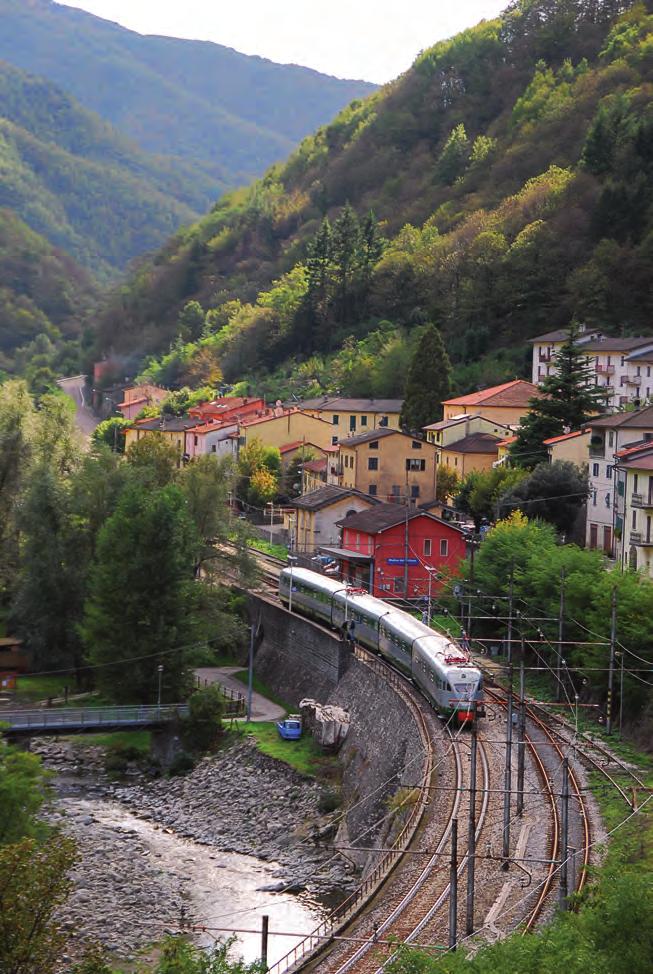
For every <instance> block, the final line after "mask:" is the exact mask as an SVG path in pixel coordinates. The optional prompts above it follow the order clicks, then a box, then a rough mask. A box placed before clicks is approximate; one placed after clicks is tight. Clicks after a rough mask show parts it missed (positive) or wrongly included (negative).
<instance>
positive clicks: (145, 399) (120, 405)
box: [118, 396, 150, 409]
mask: <svg viewBox="0 0 653 974" xmlns="http://www.w3.org/2000/svg"><path fill="white" fill-rule="evenodd" d="M149 401H150V400H149V397H148V396H141V397H140V398H139V399H125V401H124V402H119V403H118V409H124V407H125V406H138V404H139V403H141V402H149Z"/></svg>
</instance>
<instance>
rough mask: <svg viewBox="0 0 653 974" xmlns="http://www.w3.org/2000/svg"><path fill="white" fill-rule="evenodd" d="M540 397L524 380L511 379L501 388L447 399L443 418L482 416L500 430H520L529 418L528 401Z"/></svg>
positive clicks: (536, 390) (530, 383) (494, 387)
mask: <svg viewBox="0 0 653 974" xmlns="http://www.w3.org/2000/svg"><path fill="white" fill-rule="evenodd" d="M541 394H542V393H541V392H540V390H539V389H538V387H537V386H535V385H533V383H532V382H526V381H525V379H513V380H512V382H504V383H503V384H502V385H500V386H492V387H491V388H489V389H483V390H482V391H481V392H472V393H471V394H470V395H469V396H457V397H456V398H455V399H447V400H446V402H444V403H443V404H442V405H443V406H444V418H445V419H454V418H456V417H458V416H460V414H461V413H470V414H473V415H475V416H483V417H484V418H485V419H488V420H490V421H492V422H494V423H500V424H501V425H503V426H521V424H522V421H523V419H524V417H525V416H526V415H527V414H528V411H529V409H528V401H529V399H531V398H532V397H533V396H540V395H541Z"/></svg>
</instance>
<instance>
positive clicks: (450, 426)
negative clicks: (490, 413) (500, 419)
mask: <svg viewBox="0 0 653 974" xmlns="http://www.w3.org/2000/svg"><path fill="white" fill-rule="evenodd" d="M422 429H423V430H424V432H425V433H426V440H427V442H428V443H434V444H435V446H438V447H443V446H449V444H450V443H455V442H456V440H461V439H462V438H463V437H464V436H469V435H470V433H491V434H492V435H493V436H500V437H506V436H510V433H511V430H510V427H509V426H504V425H503V424H502V423H497V422H495V421H494V420H491V419H486V418H485V417H484V416H481V415H480V414H479V413H476V414H475V413H461V414H460V416H452V418H451V419H443V420H441V421H440V422H439V423H431V424H430V425H429V426H423V427H422Z"/></svg>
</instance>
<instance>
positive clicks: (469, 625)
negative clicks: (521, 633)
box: [467, 534, 476, 647]
mask: <svg viewBox="0 0 653 974" xmlns="http://www.w3.org/2000/svg"><path fill="white" fill-rule="evenodd" d="M471 547H472V551H471V557H470V569H469V586H470V588H469V612H468V618H467V635H468V636H469V645H470V647H471V645H472V590H473V588H474V552H475V551H476V535H475V534H472V539H471Z"/></svg>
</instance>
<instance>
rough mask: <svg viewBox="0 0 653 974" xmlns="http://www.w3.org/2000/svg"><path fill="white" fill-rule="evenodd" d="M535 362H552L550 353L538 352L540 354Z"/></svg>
mask: <svg viewBox="0 0 653 974" xmlns="http://www.w3.org/2000/svg"><path fill="white" fill-rule="evenodd" d="M537 360H538V362H552V361H553V355H552V354H551V352H540V354H539V355H538V357H537Z"/></svg>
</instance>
